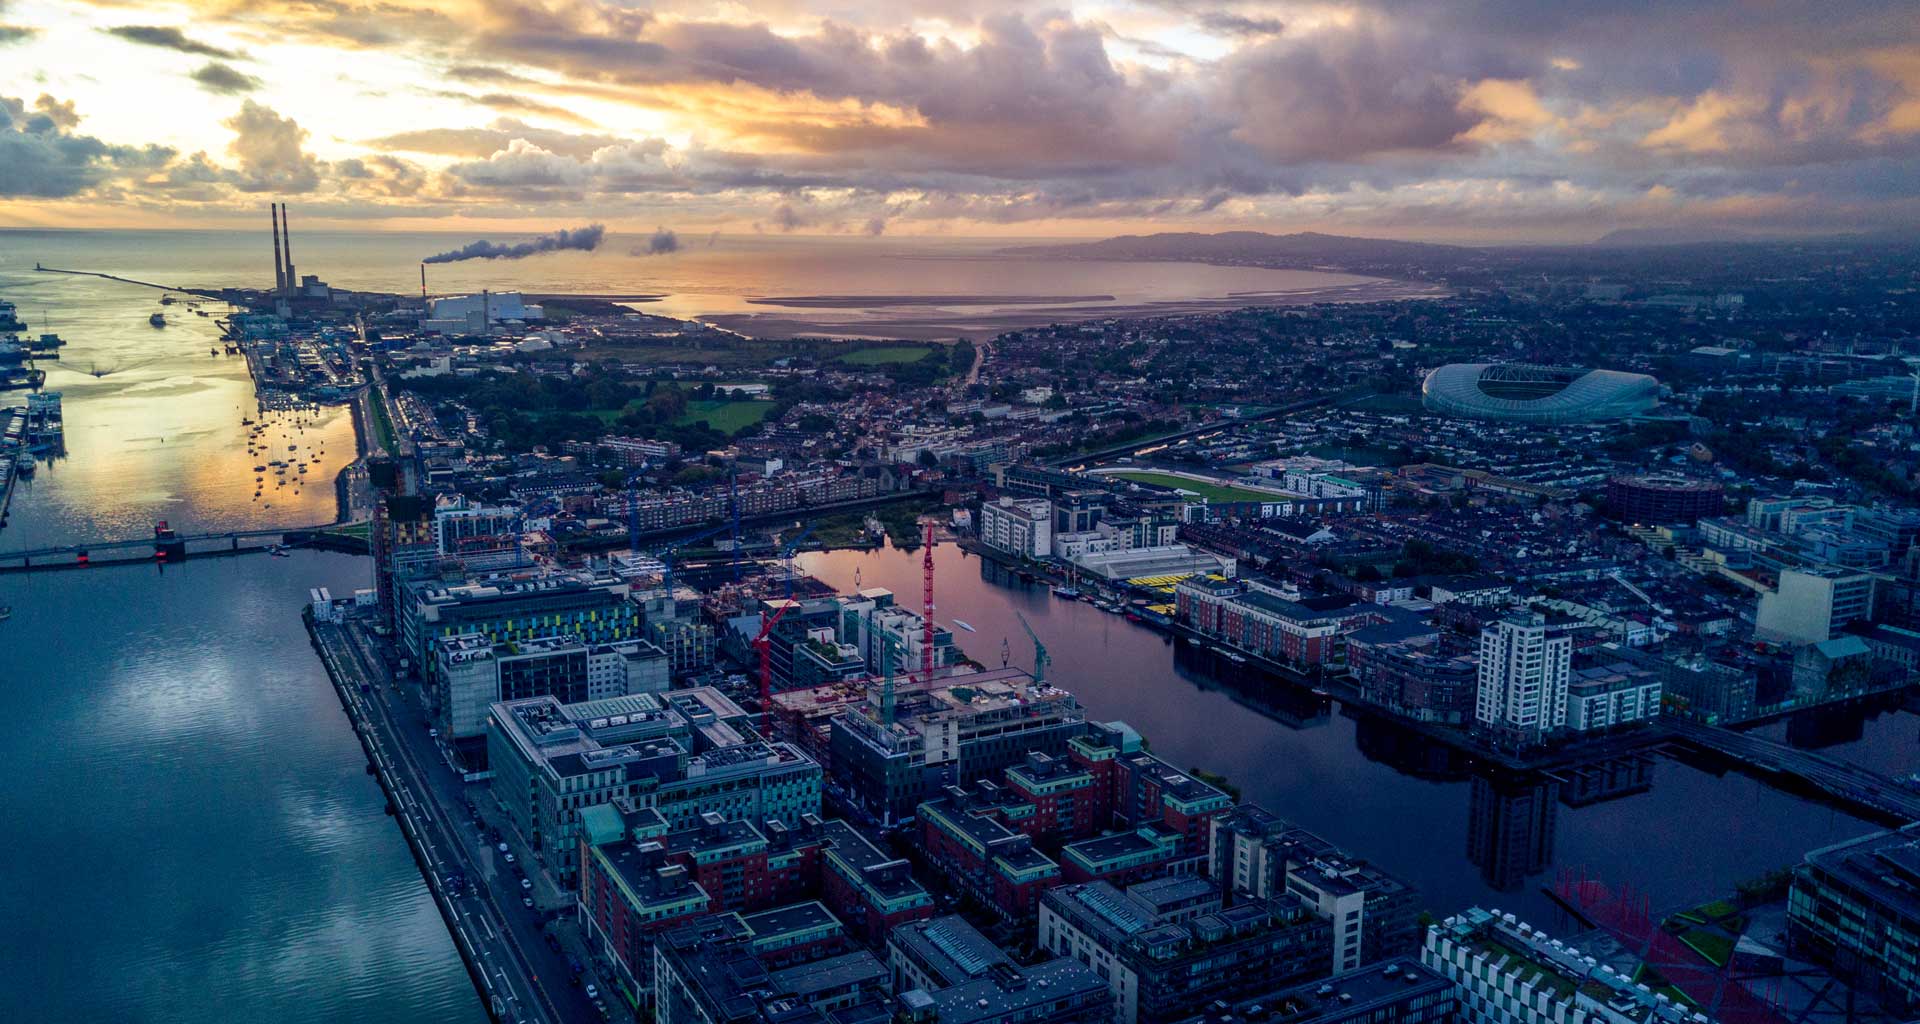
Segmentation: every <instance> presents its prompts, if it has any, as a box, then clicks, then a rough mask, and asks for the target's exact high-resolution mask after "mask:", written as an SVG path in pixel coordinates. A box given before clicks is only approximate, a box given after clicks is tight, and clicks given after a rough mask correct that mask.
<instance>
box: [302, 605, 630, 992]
mask: <svg viewBox="0 0 1920 1024" xmlns="http://www.w3.org/2000/svg"><path fill="white" fill-rule="evenodd" d="M314 635H315V637H316V638H317V639H318V640H319V641H320V647H321V651H322V655H321V656H322V658H323V659H324V660H325V661H326V662H327V663H328V666H329V669H330V670H331V671H332V672H334V673H335V678H337V679H339V680H340V682H341V686H340V689H341V692H342V695H343V699H344V701H345V703H346V705H347V709H348V714H349V716H350V717H351V718H352V719H353V721H354V726H355V728H356V729H358V730H360V732H361V734H362V736H364V737H365V738H366V740H367V742H368V745H369V746H370V747H371V749H372V754H373V759H374V765H375V768H376V769H377V770H378V771H380V772H381V774H382V776H383V777H384V778H386V779H387V780H388V781H389V785H390V788H389V792H390V793H391V794H392V797H393V810H394V816H395V817H396V819H398V821H399V822H400V826H401V828H402V830H403V831H404V832H405V834H406V835H407V836H408V838H409V839H410V840H411V841H412V844H413V846H414V848H415V850H416V855H417V856H418V857H420V858H421V859H422V860H423V861H424V864H423V870H424V872H425V874H426V876H427V881H428V887H429V888H430V889H431V890H432V892H433V896H434V899H435V900H436V901H437V902H438V903H439V904H440V907H441V912H442V914H443V915H444V916H446V917H447V919H448V921H449V923H450V924H453V927H452V929H451V930H452V932H453V936H454V941H455V942H456V943H458V944H459V945H460V948H461V951H462V953H463V954H464V955H465V956H466V957H467V959H468V963H469V964H470V966H471V971H472V973H473V974H474V976H475V981H476V983H477V984H478V987H479V988H480V992H481V999H482V1002H484V1003H486V1004H487V1006H488V1009H489V1011H490V1012H491V1013H492V1014H493V1016H494V1017H495V1018H496V1019H497V1020H501V1021H511V1022H514V1024H549V1022H551V1024H558V1022H560V1021H564V1020H596V1019H599V1018H598V1014H597V1013H595V1012H594V1011H593V1009H592V1007H591V1004H585V1005H584V1006H582V1007H579V1008H575V1012H573V1013H570V1014H567V1015H566V1016H562V1015H561V1014H560V1013H559V1012H558V1011H557V1010H556V1009H555V1008H554V1006H553V1004H552V1002H551V1001H550V1000H549V998H548V994H547V993H546V992H544V991H542V990H541V988H540V986H539V984H538V982H537V977H538V975H537V973H536V971H535V969H534V967H533V966H532V965H531V964H530V963H529V960H528V957H527V956H526V953H525V945H524V942H523V941H522V939H521V935H520V934H519V932H521V931H522V929H516V928H514V927H513V926H512V925H510V924H509V923H508V922H509V921H510V920H512V919H513V918H525V917H526V916H527V915H525V914H513V915H508V914H503V912H502V909H501V906H500V905H499V903H498V902H497V901H498V900H499V898H500V897H499V896H498V895H497V894H496V891H495V884H494V883H495V882H496V880H497V879H498V878H499V877H500V876H499V873H498V872H496V871H493V870H492V865H491V857H490V856H489V855H481V854H479V853H478V851H479V849H480V846H481V843H482V840H481V838H480V837H479V835H478V833H477V832H476V831H475V830H474V829H473V828H472V826H471V825H468V826H465V827H464V828H463V826H462V825H460V824H458V823H456V820H455V819H454V818H452V817H451V816H450V815H449V814H448V813H447V811H446V808H445V806H444V801H443V798H442V796H441V795H440V794H439V793H436V792H435V791H434V787H432V786H431V785H429V784H428V782H429V780H431V778H432V773H430V772H428V771H424V770H423V761H422V759H421V757H420V753H419V751H417V750H415V749H414V748H413V746H412V745H411V744H410V743H408V742H407V741H406V739H405V733H406V731H407V730H406V729H405V728H404V727H403V726H401V725H400V724H399V723H397V722H396V720H395V716H394V714H393V712H392V708H391V706H390V705H389V704H388V702H387V696H388V694H389V693H390V692H391V690H392V686H391V685H390V680H389V677H388V674H387V673H386V672H385V671H384V669H383V668H382V667H381V665H382V662H381V661H380V660H379V659H378V658H377V657H376V656H375V655H373V654H372V652H370V651H369V650H368V649H367V647H366V646H365V642H364V640H363V639H362V638H361V637H360V636H359V635H358V631H357V630H354V629H351V628H347V627H341V626H336V625H330V624H324V623H317V624H315V626H314ZM443 774H447V775H451V772H450V771H445V772H443ZM488 849H489V854H490V853H491V847H489V848H488ZM455 877H459V878H464V879H466V880H468V882H469V883H471V884H469V885H468V886H466V887H464V888H461V889H460V890H459V891H458V892H456V891H454V886H452V885H449V884H448V883H449V879H452V878H455ZM517 889H518V885H517V882H516V883H515V895H514V896H513V897H510V898H512V899H513V900H514V903H515V904H516V905H517V904H518V898H517ZM455 922H457V923H455ZM536 934H537V933H536ZM534 942H535V944H536V947H537V948H538V949H539V950H540V951H541V952H547V951H548V950H547V947H546V946H545V945H544V944H543V943H542V940H540V939H538V938H536V939H535V940H534ZM551 976H552V977H565V976H566V973H565V966H564V964H563V965H561V967H560V969H559V973H557V974H553V975H551Z"/></svg>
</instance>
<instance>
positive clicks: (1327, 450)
mask: <svg viewBox="0 0 1920 1024" xmlns="http://www.w3.org/2000/svg"><path fill="white" fill-rule="evenodd" d="M1307 454H1308V455H1312V456H1314V457H1316V458H1322V459H1345V460H1346V461H1348V462H1351V463H1353V464H1354V465H1356V466H1384V465H1386V464H1388V463H1389V462H1391V461H1393V453H1392V452H1390V451H1387V450H1386V449H1385V448H1370V447H1360V448H1348V447H1345V446H1344V445H1337V444H1322V445H1315V446H1313V447H1312V448H1309V449H1307Z"/></svg>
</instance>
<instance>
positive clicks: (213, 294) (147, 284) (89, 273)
mask: <svg viewBox="0 0 1920 1024" xmlns="http://www.w3.org/2000/svg"><path fill="white" fill-rule="evenodd" d="M33 269H34V270H37V271H39V272H40V273H42V274H72V275H74V276H75V277H97V278H100V279H102V280H105V281H118V282H120V283H121V284H132V285H139V286H140V287H142V288H158V289H160V290H161V291H163V292H181V293H183V294H186V295H198V296H200V297H201V298H205V299H224V298H225V296H224V295H222V294H221V293H220V292H217V291H208V290H207V289H205V288H182V287H181V286H179V285H177V284H155V283H153V282H152V281H140V280H135V279H134V278H131V277H121V276H119V275H118V274H103V273H101V272H100V271H98V270H62V269H60V268H59V267H46V266H41V265H40V264H38V263H35V264H34V265H33Z"/></svg>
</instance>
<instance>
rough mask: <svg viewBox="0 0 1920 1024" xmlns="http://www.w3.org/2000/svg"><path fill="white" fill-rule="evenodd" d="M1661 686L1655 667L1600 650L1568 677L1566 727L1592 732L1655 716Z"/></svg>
mask: <svg viewBox="0 0 1920 1024" xmlns="http://www.w3.org/2000/svg"><path fill="white" fill-rule="evenodd" d="M1609 647H1610V648H1611V650H1613V651H1617V650H1620V649H1621V648H1615V647H1612V645H1609ZM1661 688H1662V683H1661V673H1659V672H1658V671H1656V670H1654V669H1651V668H1648V667H1646V666H1645V665H1642V664H1639V663H1636V662H1634V661H1629V660H1626V659H1623V658H1619V657H1616V656H1614V655H1613V654H1612V653H1611V652H1610V651H1602V652H1601V653H1600V655H1599V656H1598V657H1596V658H1594V659H1593V660H1592V662H1591V663H1588V664H1582V665H1581V666H1579V667H1578V668H1575V669H1573V671H1572V674H1571V675H1570V676H1569V678H1568V682H1567V728H1568V729H1571V730H1573V731H1574V732H1594V731H1597V730H1600V729H1612V728H1615V727H1618V726H1623V725H1631V724H1633V723H1635V722H1645V721H1648V720H1650V719H1653V718H1657V717H1659V715H1660V694H1661Z"/></svg>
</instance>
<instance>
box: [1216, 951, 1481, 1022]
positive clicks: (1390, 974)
mask: <svg viewBox="0 0 1920 1024" xmlns="http://www.w3.org/2000/svg"><path fill="white" fill-rule="evenodd" d="M1458 1012H1459V998H1458V996H1457V995H1456V993H1455V990H1454V986H1453V983H1452V982H1450V981H1448V980H1447V979H1445V978H1443V977H1441V976H1440V975H1439V974H1436V973H1434V972H1433V971H1431V970H1429V969H1427V968H1425V967H1422V966H1421V965H1420V963H1419V961H1417V960H1415V959H1412V958H1410V957H1394V958H1392V959H1390V960H1387V961H1385V962H1384V963H1380V964H1375V965H1373V966H1371V967H1362V968H1360V969H1359V970H1354V971H1346V972H1344V973H1341V974H1336V975H1334V976H1333V977H1331V978H1328V979H1326V980H1325V981H1307V982H1302V983H1301V984H1298V985H1295V986H1293V987H1291V988H1285V989H1281V990H1279V991H1276V992H1267V993H1264V994H1261V995H1258V996H1254V997H1252V998H1250V999H1242V1000H1240V1001H1239V1002H1236V1003H1231V1004H1228V1005H1226V1006H1224V1007H1220V1006H1218V1005H1217V1004H1216V1006H1215V1007H1209V1008H1208V1009H1207V1011H1206V1012H1205V1013H1201V1014H1198V1015H1196V1016H1193V1017H1189V1018H1187V1019H1186V1020H1184V1021H1181V1022H1180V1024H1452V1022H1453V1021H1455V1020H1456V1019H1457V1018H1456V1016H1455V1015H1456V1014H1457V1013H1458Z"/></svg>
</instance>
